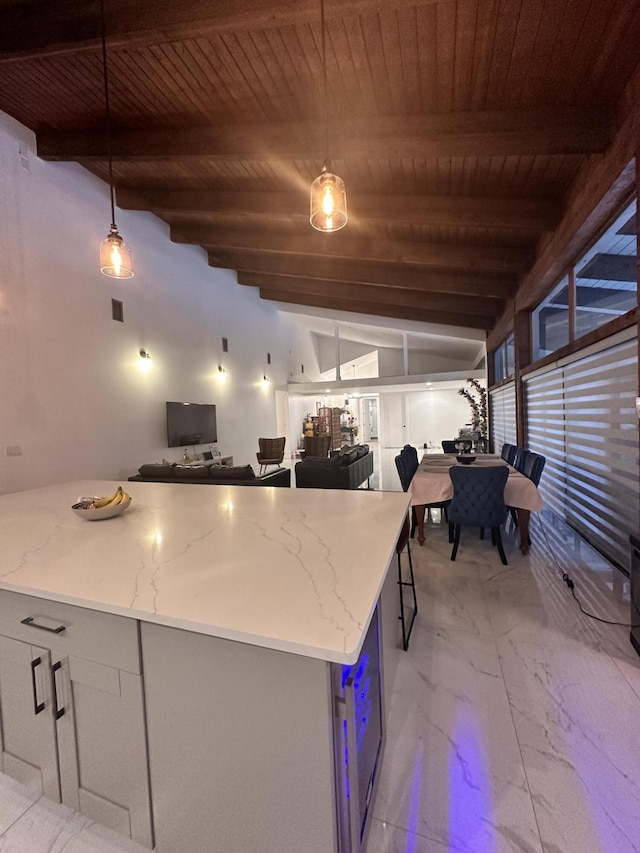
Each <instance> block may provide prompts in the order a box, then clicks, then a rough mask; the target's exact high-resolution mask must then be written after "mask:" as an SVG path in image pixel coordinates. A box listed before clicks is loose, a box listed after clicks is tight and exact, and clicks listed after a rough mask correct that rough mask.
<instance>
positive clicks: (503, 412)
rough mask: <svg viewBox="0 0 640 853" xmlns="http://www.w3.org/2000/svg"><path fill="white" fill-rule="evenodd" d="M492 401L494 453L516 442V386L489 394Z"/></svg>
mask: <svg viewBox="0 0 640 853" xmlns="http://www.w3.org/2000/svg"><path fill="white" fill-rule="evenodd" d="M489 397H490V400H491V430H490V434H491V439H492V441H493V450H494V453H500V451H501V450H502V445H503V444H504V443H505V442H506V443H507V444H517V442H516V386H515V383H514V382H509V383H508V384H507V385H502V386H501V387H500V388H496V390H495V391H491V392H490V393H489Z"/></svg>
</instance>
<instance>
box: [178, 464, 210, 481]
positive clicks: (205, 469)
mask: <svg viewBox="0 0 640 853" xmlns="http://www.w3.org/2000/svg"><path fill="white" fill-rule="evenodd" d="M173 476H174V477H175V478H176V479H180V480H205V479H206V478H207V477H208V476H209V466H208V465H176V466H174V469H173Z"/></svg>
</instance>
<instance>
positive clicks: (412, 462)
mask: <svg viewBox="0 0 640 853" xmlns="http://www.w3.org/2000/svg"><path fill="white" fill-rule="evenodd" d="M400 455H401V456H403V457H404V458H405V459H406V460H407V462H408V464H407V466H406V467H407V468H408V470H409V472H410V474H411V476H412V477H413V475H414V474H415V473H416V471H417V470H418V465H419V464H420V463H419V462H418V451H417V450H416V448H415V447H413V445H411V444H405V446H404V447H403V448H402V450H401V451H400Z"/></svg>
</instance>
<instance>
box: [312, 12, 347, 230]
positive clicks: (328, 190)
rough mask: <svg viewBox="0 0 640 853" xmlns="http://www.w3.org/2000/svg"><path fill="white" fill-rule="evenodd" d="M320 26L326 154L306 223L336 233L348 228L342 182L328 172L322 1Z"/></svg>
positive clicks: (325, 57)
mask: <svg viewBox="0 0 640 853" xmlns="http://www.w3.org/2000/svg"><path fill="white" fill-rule="evenodd" d="M320 26H321V29H322V73H323V81H324V124H325V151H326V152H327V157H326V160H325V161H324V166H323V167H322V172H321V173H320V174H319V175H318V177H317V178H316V179H315V181H314V182H313V183H312V184H311V199H310V211H311V212H310V216H309V221H310V223H311V225H312V226H313V227H314V228H315V229H316V230H317V231H326V232H331V231H339V230H340V229H341V228H344V226H345V225H346V224H347V220H348V216H347V193H346V190H345V187H344V181H343V180H342V178H340V177H338V175H335V174H334V173H333V172H332V171H331V159H330V157H329V103H328V100H329V99H328V87H327V47H326V32H325V24H324V0H320Z"/></svg>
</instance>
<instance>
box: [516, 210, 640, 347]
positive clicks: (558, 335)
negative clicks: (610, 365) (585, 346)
mask: <svg viewBox="0 0 640 853" xmlns="http://www.w3.org/2000/svg"><path fill="white" fill-rule="evenodd" d="M636 209H637V203H636V200H635V199H634V200H633V201H632V202H631V203H630V204H628V205H627V206H626V207H625V209H624V210H623V211H622V212H621V213H618V215H617V216H616V218H615V219H614V221H613V222H612V223H611V224H610V225H609V227H608V228H607V229H606V231H605V232H604V234H602V236H600V237H599V238H598V239H597V240H596V241H595V242H594V243H593V245H592V246H591V247H590V248H589V249H588V251H586V252H585V253H584V255H583V256H582V257H581V258H580V259H579V260H578V261H577V262H576V264H575V265H574V267H573V269H572V270H571V271H570V272H569V273H568V274H567V275H566V276H565V277H564V278H563V279H562V281H560V282H559V283H558V285H557V286H556V287H555V288H554V289H553V291H552V292H551V293H550V294H549V296H547V298H546V299H545V300H544V301H543V302H541V303H540V305H538V307H537V308H536V309H535V310H534V311H533V314H532V330H531V331H532V338H533V359H534V361H535V360H536V359H539V358H543V357H544V356H546V355H550V354H551V353H552V352H555V351H556V350H558V349H560V348H561V347H563V346H565V345H566V344H568V343H571V342H573V341H574V340H578V339H579V338H581V337H583V336H584V335H586V334H588V333H589V332H592V331H593V330H594V329H598V328H600V327H601V326H604V325H605V324H606V323H608V322H610V321H611V320H614V319H615V318H616V317H620V316H621V315H623V314H626V313H627V312H628V311H631V310H633V309H634V308H635V307H636V305H637V304H638V239H637V220H636ZM572 282H573V283H574V285H575V298H573V290H572ZM572 311H573V312H574V315H573V319H574V323H573V337H571V336H570V330H571V327H572V324H571V322H570V319H571V316H570V312H572Z"/></svg>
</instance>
